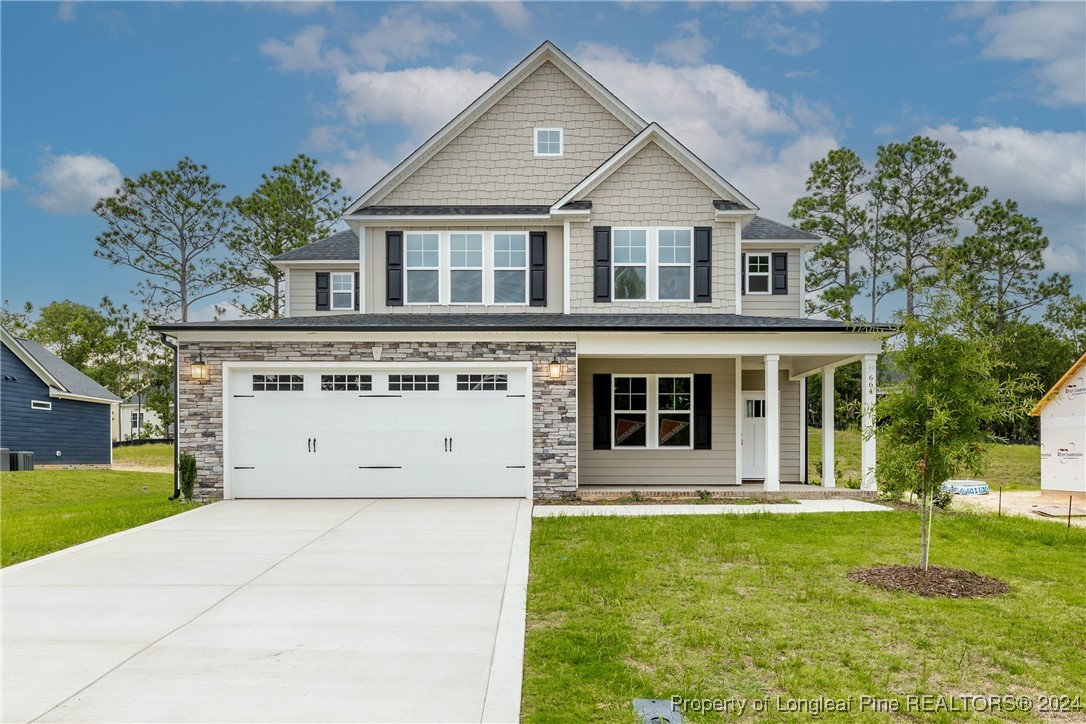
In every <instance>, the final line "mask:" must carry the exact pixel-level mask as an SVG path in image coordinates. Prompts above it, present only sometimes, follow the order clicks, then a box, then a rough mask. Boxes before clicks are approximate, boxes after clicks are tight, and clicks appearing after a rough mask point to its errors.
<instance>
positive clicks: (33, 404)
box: [30, 400, 53, 411]
mask: <svg viewBox="0 0 1086 724" xmlns="http://www.w3.org/2000/svg"><path fill="white" fill-rule="evenodd" d="M30 409H31V410H46V411H47V410H52V409H53V403H52V402H47V401H45V400H31V401H30Z"/></svg>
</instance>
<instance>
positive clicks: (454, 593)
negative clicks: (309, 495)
mask: <svg viewBox="0 0 1086 724" xmlns="http://www.w3.org/2000/svg"><path fill="white" fill-rule="evenodd" d="M530 524H531V503H530V502H529V501H526V500H279V501H273V500H252V501H228V502H222V503H215V504H214V505H210V506H207V507H204V508H200V509H197V510H194V511H191V512H189V513H184V514H182V515H179V516H177V517H174V518H170V519H167V520H164V521H159V522H158V523H153V524H151V525H149V526H144V527H142V528H137V529H135V530H132V531H126V532H124V533H120V534H118V535H115V536H110V537H108V538H103V539H101V540H99V541H94V542H91V543H88V544H85V545H83V546H78V547H76V548H72V549H68V550H66V551H61V552H59V553H55V554H52V555H49V556H45V557H43V558H40V559H37V560H34V561H29V562H27V563H24V564H19V565H17V566H12V567H10V568H8V569H5V570H4V571H3V573H2V574H0V582H2V594H3V619H2V621H3V624H2V625H3V628H2V633H3V643H2V647H3V648H2V654H3V659H2V661H3V681H2V692H0V693H2V700H0V701H2V705H0V706H2V709H0V714H2V718H3V721H5V722H7V721H30V720H35V721H43V722H52V721H79V722H104V721H109V722H132V721H139V722H174V721H177V722H182V721H185V722H281V721H298V722H316V721H328V722H333V721H337V722H338V721H358V722H361V721H390V722H391V721H411V722H467V721H472V722H479V721H515V720H516V719H517V718H518V715H519V709H520V683H521V672H522V663H523V641H524V605H525V592H526V587H527V578H528V536H529V530H530Z"/></svg>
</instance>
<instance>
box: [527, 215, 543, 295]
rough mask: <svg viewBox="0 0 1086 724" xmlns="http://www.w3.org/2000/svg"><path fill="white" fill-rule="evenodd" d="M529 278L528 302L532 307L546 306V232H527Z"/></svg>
mask: <svg viewBox="0 0 1086 724" xmlns="http://www.w3.org/2000/svg"><path fill="white" fill-rule="evenodd" d="M528 248H529V252H530V253H529V259H528V263H529V264H530V267H529V272H528V273H529V275H530V276H529V279H530V282H531V283H530V284H529V285H528V288H529V294H528V300H529V301H528V303H529V304H530V305H531V306H533V307H545V306H547V232H545V231H533V232H530V233H529V234H528Z"/></svg>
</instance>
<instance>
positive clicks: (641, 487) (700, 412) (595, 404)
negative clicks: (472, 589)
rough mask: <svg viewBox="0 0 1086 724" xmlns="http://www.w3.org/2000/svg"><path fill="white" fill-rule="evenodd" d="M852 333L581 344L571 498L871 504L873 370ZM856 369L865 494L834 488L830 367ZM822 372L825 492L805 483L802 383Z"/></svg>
mask: <svg viewBox="0 0 1086 724" xmlns="http://www.w3.org/2000/svg"><path fill="white" fill-rule="evenodd" d="M880 349H881V338H880V337H879V336H877V335H873V334H869V333H859V332H842V333H801V332H795V333H769V334H701V335H694V334H657V335H636V336H635V335H625V336H618V335H599V336H596V335H593V336H592V337H591V338H589V339H583V338H582V339H581V340H579V342H578V365H577V370H578V491H579V492H580V494H581V495H582V496H589V495H592V496H598V497H610V496H615V495H619V496H620V495H622V494H628V493H630V492H632V491H637V492H639V493H641V494H646V495H648V494H652V495H655V496H668V495H671V496H675V497H684V496H687V495H696V494H697V491H708V492H709V493H710V494H713V495H722V496H728V497H742V496H748V495H749V496H759V495H766V494H770V495H781V496H782V497H797V496H800V497H808V496H809V497H870V496H874V494H875V491H876V483H875V474H874V472H875V436H874V415H873V405H874V402H875V380H876V373H875V369H876V362H877V359H878V353H879V351H880ZM855 362H858V363H859V364H860V366H861V368H862V379H863V380H864V384H863V386H862V400H861V404H862V407H863V414H862V418H861V427H862V431H863V435H862V439H863V442H862V449H861V470H862V473H861V477H862V479H861V486H860V490H859V491H855V490H847V489H840V490H838V489H837V488H836V484H837V481H836V480H835V479H834V474H833V471H834V424H833V423H834V420H833V414H834V413H833V411H834V404H833V403H834V385H833V381H834V370H835V369H837V368H838V367H840V366H842V365H846V364H850V363H855ZM819 373H821V375H822V392H823V399H824V401H825V403H824V405H823V410H824V414H823V420H822V423H823V424H822V435H821V441H820V442H821V445H822V454H823V460H824V461H825V462H824V464H823V472H824V474H823V477H822V485H821V486H812V485H808V482H809V481H808V475H807V452H808V451H807V426H806V386H807V382H808V378H809V377H811V376H812V375H815V374H819Z"/></svg>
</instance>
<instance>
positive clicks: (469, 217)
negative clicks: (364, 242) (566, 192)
mask: <svg viewBox="0 0 1086 724" xmlns="http://www.w3.org/2000/svg"><path fill="white" fill-rule="evenodd" d="M342 218H343V219H344V220H349V221H392V222H395V221H510V220H513V221H548V220H549V219H550V218H551V215H550V214H344V216H343V217H342Z"/></svg>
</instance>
